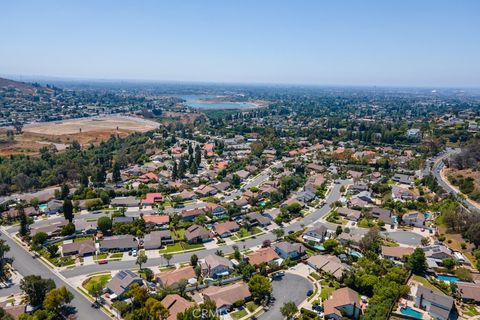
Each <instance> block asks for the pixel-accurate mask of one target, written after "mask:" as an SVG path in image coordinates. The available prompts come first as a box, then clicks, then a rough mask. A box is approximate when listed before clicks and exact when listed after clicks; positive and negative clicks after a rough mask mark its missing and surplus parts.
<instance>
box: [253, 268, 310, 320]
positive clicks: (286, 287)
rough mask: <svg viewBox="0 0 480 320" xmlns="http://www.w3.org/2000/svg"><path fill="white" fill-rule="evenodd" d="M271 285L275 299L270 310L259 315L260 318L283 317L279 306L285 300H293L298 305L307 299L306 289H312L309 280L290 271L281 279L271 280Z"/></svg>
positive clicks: (264, 319)
mask: <svg viewBox="0 0 480 320" xmlns="http://www.w3.org/2000/svg"><path fill="white" fill-rule="evenodd" d="M272 287H273V296H274V297H275V299H276V301H275V304H274V305H273V306H272V307H271V308H270V310H268V311H267V312H265V313H264V314H262V315H260V317H259V319H261V320H278V319H283V316H282V314H281V312H280V308H281V307H282V306H283V304H284V303H285V302H289V301H293V302H295V304H296V305H297V306H298V305H299V304H300V303H302V301H304V300H305V299H307V291H308V290H313V285H312V284H311V283H310V281H308V280H307V279H305V278H304V277H301V276H299V275H296V274H291V273H286V274H285V276H284V277H283V279H282V280H277V281H272Z"/></svg>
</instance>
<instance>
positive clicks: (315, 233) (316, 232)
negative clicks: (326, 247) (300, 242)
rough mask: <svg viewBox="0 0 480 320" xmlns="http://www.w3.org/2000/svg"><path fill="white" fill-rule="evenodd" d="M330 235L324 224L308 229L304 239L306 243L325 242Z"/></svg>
mask: <svg viewBox="0 0 480 320" xmlns="http://www.w3.org/2000/svg"><path fill="white" fill-rule="evenodd" d="M327 235H328V229H327V227H325V226H324V225H323V224H320V225H316V226H314V227H311V228H308V229H307V230H305V232H304V233H303V239H305V240H306V241H313V242H317V243H320V242H323V241H324V240H325V239H326V237H327Z"/></svg>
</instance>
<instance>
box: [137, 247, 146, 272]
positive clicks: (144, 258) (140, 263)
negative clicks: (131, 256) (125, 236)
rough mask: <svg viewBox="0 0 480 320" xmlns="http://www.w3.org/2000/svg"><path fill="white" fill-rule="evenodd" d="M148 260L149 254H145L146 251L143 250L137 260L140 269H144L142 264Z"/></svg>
mask: <svg viewBox="0 0 480 320" xmlns="http://www.w3.org/2000/svg"><path fill="white" fill-rule="evenodd" d="M147 261H148V257H147V255H146V254H145V252H144V251H141V252H140V253H139V254H138V256H137V260H136V261H135V264H138V267H139V268H140V270H142V265H144V264H145V263H147Z"/></svg>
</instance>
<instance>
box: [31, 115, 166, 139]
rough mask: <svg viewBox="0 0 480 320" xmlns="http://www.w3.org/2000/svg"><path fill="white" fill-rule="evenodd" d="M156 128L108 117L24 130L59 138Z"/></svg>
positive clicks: (147, 123) (137, 120)
mask: <svg viewBox="0 0 480 320" xmlns="http://www.w3.org/2000/svg"><path fill="white" fill-rule="evenodd" d="M156 128H158V123H157V122H154V121H150V120H146V119H142V118H135V117H123V116H108V117H98V118H84V119H74V120H65V121H60V122H53V123H52V122H47V123H35V124H29V125H26V126H25V127H24V128H23V131H25V132H28V133H36V134H42V135H54V136H58V135H70V134H76V133H84V132H97V131H100V132H101V131H110V132H111V133H114V132H115V131H117V130H118V131H123V130H126V131H139V132H145V131H149V130H153V129H156Z"/></svg>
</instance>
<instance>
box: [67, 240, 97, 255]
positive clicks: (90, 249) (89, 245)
mask: <svg viewBox="0 0 480 320" xmlns="http://www.w3.org/2000/svg"><path fill="white" fill-rule="evenodd" d="M95 252H97V248H96V247H95V241H93V240H85V241H80V242H72V243H65V244H63V245H62V256H64V257H66V256H72V255H78V256H80V257H85V256H90V255H93V254H95Z"/></svg>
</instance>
